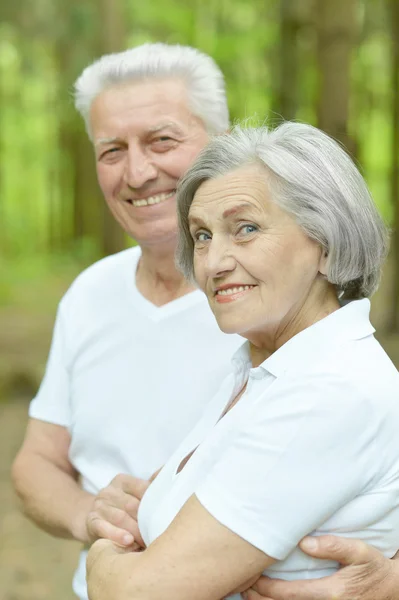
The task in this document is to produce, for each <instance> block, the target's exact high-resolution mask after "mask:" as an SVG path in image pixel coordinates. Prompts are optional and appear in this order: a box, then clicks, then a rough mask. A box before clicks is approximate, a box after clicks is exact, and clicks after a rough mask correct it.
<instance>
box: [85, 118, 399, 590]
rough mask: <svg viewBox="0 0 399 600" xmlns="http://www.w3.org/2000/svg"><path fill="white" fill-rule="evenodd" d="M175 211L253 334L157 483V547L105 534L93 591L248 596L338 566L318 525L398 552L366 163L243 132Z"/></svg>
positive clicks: (193, 248) (395, 469)
mask: <svg viewBox="0 0 399 600" xmlns="http://www.w3.org/2000/svg"><path fill="white" fill-rule="evenodd" d="M178 211H179V219H180V227H181V233H180V236H181V237H180V248H179V252H178V261H179V264H180V266H181V268H182V270H183V272H184V273H185V274H186V276H187V277H188V278H191V279H193V280H195V281H196V283H197V284H198V286H199V287H200V288H201V289H202V290H203V291H204V292H205V294H206V295H207V297H208V300H209V304H210V306H211V308H212V311H213V312H214V314H215V317H216V319H217V322H218V324H219V327H220V328H221V329H222V330H223V331H224V332H226V333H238V334H240V335H242V336H243V337H244V338H246V340H247V341H246V342H245V343H244V345H243V346H242V348H241V349H240V350H239V351H238V352H237V353H236V355H235V356H234V358H233V360H232V373H231V375H230V376H229V377H228V378H227V379H226V380H225V382H224V383H223V385H222V387H221V389H220V391H219V393H218V394H217V395H216V397H214V398H213V399H212V400H211V401H210V403H209V404H208V407H207V409H206V412H205V414H204V415H203V418H202V419H201V421H200V422H199V423H198V424H197V427H196V428H195V429H194V430H193V431H192V433H191V434H190V435H189V436H188V437H187V438H186V440H185V441H184V442H183V444H182V445H181V446H180V447H179V448H178V449H177V451H176V452H175V454H174V455H173V456H172V458H171V459H170V461H169V462H168V463H167V464H166V465H165V467H164V468H163V469H162V471H161V472H160V474H159V475H158V476H157V478H156V479H155V481H154V483H153V484H152V485H151V486H150V487H149V489H148V490H147V492H146V494H145V495H144V498H143V500H142V503H141V506H140V512H139V526H140V530H141V534H142V536H143V539H144V541H145V543H146V545H147V549H146V550H144V551H143V552H135V553H132V552H126V551H125V550H122V549H118V548H117V547H116V546H114V545H113V544H112V543H111V542H108V541H104V540H100V541H99V542H96V543H95V544H94V546H93V548H92V550H91V552H90V553H89V560H88V585H89V595H90V598H91V600H105V599H107V600H108V599H111V598H117V599H118V600H128V599H129V600H133V599H140V600H158V599H159V598H162V599H163V600H183V599H184V600H187V599H188V598H189V599H190V600H220V599H221V598H225V597H229V598H239V597H240V596H239V593H240V592H241V591H243V590H246V589H248V588H249V587H250V586H251V585H252V583H253V582H254V581H256V580H257V579H258V577H259V576H260V575H261V574H262V573H264V574H267V575H269V576H271V577H279V578H282V579H298V578H318V577H322V576H324V575H328V574H330V573H332V572H333V571H334V570H336V569H337V565H336V564H334V563H331V562H328V561H322V560H315V559H312V558H309V557H308V556H307V555H305V554H303V553H302V552H301V550H300V549H299V547H298V543H299V541H300V540H301V538H302V537H303V536H304V535H306V534H312V535H314V536H318V535H321V534H325V533H332V534H337V535H343V536H349V537H353V538H359V539H362V540H364V541H365V542H368V543H370V544H372V545H373V546H374V547H375V548H377V549H379V550H380V551H381V552H382V553H383V554H384V555H385V556H387V557H392V556H393V555H394V554H395V552H396V550H397V547H398V539H399V436H398V429H399V402H398V390H399V374H398V372H397V370H396V369H395V367H394V366H393V365H392V363H391V362H390V360H389V358H388V357H387V355H386V354H385V352H384V351H383V349H382V348H381V346H380V345H379V344H378V342H377V341H376V340H375V338H374V336H373V332H374V329H373V327H372V325H371V324H370V321H369V308H370V303H369V300H368V299H367V298H368V297H369V296H370V295H371V294H372V293H373V292H374V291H375V289H376V288H377V285H378V281H379V277H380V270H381V265H382V262H383V260H384V257H385V254H386V243H387V242H386V230H385V228H384V225H383V223H382V221H381V219H380V217H379V215H378V214H377V212H376V209H375V207H374V205H373V202H372V199H371V197H370V194H369V192H368V190H367V187H366V185H365V183H364V181H363V179H362V177H361V175H360V174H359V172H358V171H357V169H356V167H355V166H354V164H353V163H352V161H351V160H350V159H349V157H348V156H347V155H346V154H345V152H344V151H343V150H342V149H341V148H340V147H339V145H338V144H336V143H335V142H334V141H332V140H331V139H330V138H329V137H328V136H327V135H325V134H324V133H322V132H321V131H318V130H317V129H315V128H313V127H310V126H307V125H301V124H296V123H286V124H283V125H281V126H280V127H278V128H277V129H275V130H274V131H269V130H268V129H267V128H265V127H264V128H260V129H248V130H242V129H240V128H237V129H235V131H234V132H233V133H232V135H225V136H220V137H217V138H215V139H214V140H213V141H212V142H211V144H210V145H209V146H208V147H207V148H206V149H205V150H204V151H203V153H202V154H201V155H200V157H199V158H198V159H197V161H196V162H195V163H194V165H193V166H192V168H191V169H190V170H189V171H188V173H187V174H186V176H185V177H184V179H183V181H182V182H181V185H180V189H179V194H178ZM345 300H347V301H348V302H344V301H345ZM349 301H350V302H349ZM342 304H344V306H341V305H342ZM170 359H171V360H173V357H170ZM165 360H168V357H165ZM182 377H184V373H182ZM189 401H190V399H189V398H187V402H189Z"/></svg>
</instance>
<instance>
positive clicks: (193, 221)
mask: <svg viewBox="0 0 399 600" xmlns="http://www.w3.org/2000/svg"><path fill="white" fill-rule="evenodd" d="M188 225H189V227H190V226H191V225H198V226H199V227H203V226H204V225H205V223H204V221H203V220H202V219H200V218H199V217H196V216H191V215H189V216H188Z"/></svg>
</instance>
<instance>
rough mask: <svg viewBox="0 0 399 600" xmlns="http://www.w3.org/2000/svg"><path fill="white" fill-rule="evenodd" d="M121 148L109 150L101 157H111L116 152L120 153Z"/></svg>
mask: <svg viewBox="0 0 399 600" xmlns="http://www.w3.org/2000/svg"><path fill="white" fill-rule="evenodd" d="M119 150H120V148H117V147H115V148H108V149H107V150H106V151H105V152H103V153H102V155H101V157H103V156H110V155H111V154H115V153H116V152H119Z"/></svg>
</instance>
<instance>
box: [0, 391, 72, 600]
mask: <svg viewBox="0 0 399 600" xmlns="http://www.w3.org/2000/svg"><path fill="white" fill-rule="evenodd" d="M27 408H28V403H27V402H24V401H20V400H18V401H14V402H12V403H10V404H0V600H50V599H51V600H73V599H74V600H76V599H75V596H74V594H73V593H72V591H71V581H72V573H73V571H74V568H75V565H76V561H77V556H78V552H79V546H78V544H75V542H69V541H64V540H57V539H54V538H52V537H50V536H49V535H47V534H45V533H43V532H42V531H40V530H39V529H37V528H36V527H35V526H34V525H32V524H31V523H30V522H29V521H28V520H27V519H25V518H24V517H23V516H22V515H21V513H20V512H19V510H18V506H17V501H16V499H15V497H14V495H13V492H12V489H11V484H10V466H11V463H12V460H13V458H14V456H15V454H16V452H17V450H18V448H19V447H20V444H21V441H22V438H23V434H24V430H25V426H26V420H27Z"/></svg>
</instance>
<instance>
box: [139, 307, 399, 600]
mask: <svg viewBox="0 0 399 600" xmlns="http://www.w3.org/2000/svg"><path fill="white" fill-rule="evenodd" d="M369 308H370V303H369V301H368V300H360V301H356V302H352V303H350V304H348V305H347V306H345V307H344V308H341V309H339V310H338V311H336V312H334V313H333V314H331V315H330V316H328V317H326V318H325V319H323V320H321V321H319V322H318V323H316V324H314V325H313V326H311V327H309V328H308V329H306V330H304V331H302V332H301V333H299V334H298V335H296V336H295V337H294V338H292V339H291V340H290V341H289V342H287V343H286V344H285V345H284V346H282V347H281V348H280V349H279V350H277V351H276V352H275V353H274V354H273V355H272V356H271V357H270V358H269V359H267V360H266V361H264V362H263V363H262V364H261V365H260V366H259V367H257V368H251V363H250V359H249V353H248V345H247V344H244V345H243V346H242V347H241V348H240V349H239V350H238V351H237V353H236V355H235V357H234V358H233V373H232V374H230V375H229V376H228V377H227V378H226V380H225V381H224V383H223V384H222V386H221V388H220V390H219V392H218V393H217V394H216V395H215V397H214V398H213V400H212V402H211V403H209V404H208V406H207V408H206V409H205V412H204V415H203V417H202V419H201V420H200V421H199V422H198V424H197V426H196V427H195V428H194V429H193V430H192V432H191V433H190V434H189V435H188V437H187V438H186V439H185V440H184V442H183V443H182V444H181V446H180V447H179V448H178V449H177V450H176V452H175V453H174V454H173V456H172V458H171V459H170V460H169V461H168V463H167V464H166V465H165V467H164V468H163V470H162V471H161V473H160V474H159V475H158V477H157V478H156V479H155V481H154V483H153V484H152V485H151V486H150V488H149V489H148V490H147V492H146V493H145V495H144V498H143V500H142V502H141V505H140V509H139V526H140V530H141V533H142V535H143V538H144V540H145V542H146V543H147V544H149V543H151V542H152V541H153V540H154V539H155V538H157V537H158V536H159V535H161V534H162V533H163V532H164V531H165V529H166V528H167V527H168V526H169V524H170V523H171V521H172V520H173V519H174V517H175V516H176V514H177V513H178V512H179V510H180V509H181V507H182V506H183V505H184V504H185V502H186V501H187V500H188V498H189V497H190V496H191V495H192V494H196V496H197V498H198V499H199V501H200V502H201V504H202V505H203V506H204V507H205V508H206V510H207V511H208V512H209V513H210V514H211V515H213V516H214V517H215V518H216V519H217V520H218V521H219V522H220V523H222V524H223V525H225V526H226V527H228V528H229V529H231V530H232V531H234V532H235V533H236V534H238V535H239V536H241V537H242V538H243V539H245V540H247V541H248V542H250V543H251V544H253V545H254V546H256V547H257V548H259V549H260V550H262V551H263V552H265V553H266V554H268V555H269V556H271V557H273V558H275V559H278V561H279V562H277V563H275V564H274V565H273V566H272V567H271V568H270V569H268V570H267V571H266V572H265V573H266V574H267V575H269V576H270V577H279V578H282V579H307V578H310V579H311V578H317V577H322V576H324V575H329V574H331V572H333V571H334V570H336V568H337V564H336V563H333V562H329V561H324V560H323V561H321V560H315V559H312V558H310V557H308V556H307V555H305V554H304V553H302V552H301V551H300V550H299V548H298V547H297V545H298V542H299V541H300V540H301V538H302V537H303V536H305V535H306V534H309V533H312V534H313V535H322V534H327V533H330V534H336V535H342V536H347V537H353V538H360V539H362V540H364V541H366V542H368V543H370V544H372V545H373V546H375V547H376V548H378V549H379V550H380V551H381V552H383V553H384V554H385V556H387V557H391V556H393V555H394V554H395V552H396V551H397V549H398V540H399V435H398V431H399V373H398V371H397V370H396V368H395V367H394V366H393V364H392V363H391V361H390V360H389V358H388V356H387V355H386V353H385V352H384V351H383V349H382V348H381V346H380V345H379V343H378V342H377V341H376V340H375V338H374V336H373V332H374V329H373V328H372V326H371V324H370V322H369ZM247 380H248V385H247V388H246V391H245V392H244V394H243V395H242V397H241V398H240V400H239V401H238V402H237V404H236V405H234V406H233V408H232V409H231V410H230V411H229V412H227V414H226V415H225V416H224V417H223V418H221V419H220V416H221V415H222V413H223V411H224V409H225V407H226V406H227V405H228V404H229V402H230V401H231V400H232V399H233V398H234V397H235V396H236V394H237V392H238V391H239V390H240V389H241V388H242V386H243V384H244V383H245V382H246V381H247ZM219 419H220V420H219ZM195 448H197V449H196V450H195V452H194V454H193V455H192V456H191V458H190V459H189V460H188V462H187V464H186V465H185V466H184V468H183V469H182V470H181V471H180V473H178V474H177V470H178V467H179V465H180V463H181V461H182V460H183V459H184V458H185V457H186V456H188V454H189V453H190V452H191V451H192V450H194V449H195ZM237 598H239V596H237Z"/></svg>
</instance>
